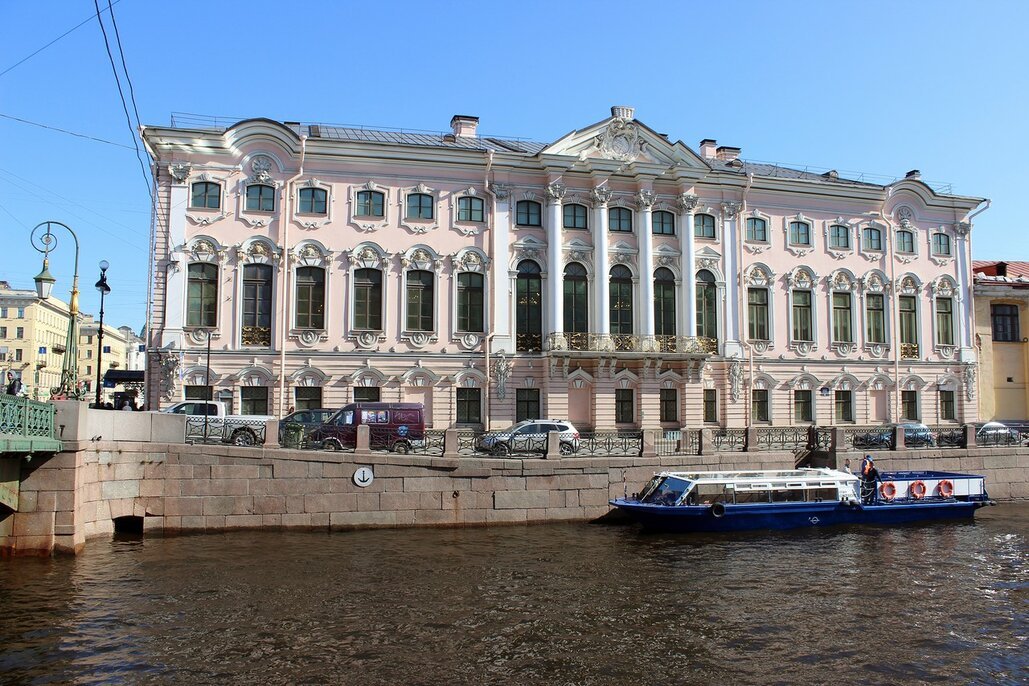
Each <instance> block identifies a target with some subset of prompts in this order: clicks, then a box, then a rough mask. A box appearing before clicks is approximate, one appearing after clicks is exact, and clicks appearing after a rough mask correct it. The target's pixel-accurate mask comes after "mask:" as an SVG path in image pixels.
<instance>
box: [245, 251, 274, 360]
mask: <svg viewBox="0 0 1029 686" xmlns="http://www.w3.org/2000/svg"><path fill="white" fill-rule="evenodd" d="M271 326H272V268H271V266H269V265H267V264H247V265H244V266H243V328H244V330H243V345H271ZM247 327H255V328H256V329H264V330H266V331H255V330H254V329H248V328H247ZM265 334H267V335H265Z"/></svg>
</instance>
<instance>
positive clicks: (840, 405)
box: [835, 391, 854, 422]
mask: <svg viewBox="0 0 1029 686" xmlns="http://www.w3.org/2000/svg"><path fill="white" fill-rule="evenodd" d="M835 400H836V402H835V405H836V407H835V411H836V421H838V422H852V421H854V394H853V393H852V392H851V391H836V398H835Z"/></svg>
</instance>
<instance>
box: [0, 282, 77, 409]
mask: <svg viewBox="0 0 1029 686" xmlns="http://www.w3.org/2000/svg"><path fill="white" fill-rule="evenodd" d="M68 311H69V310H68V303H66V302H64V301H63V300H60V299H58V298H56V297H54V296H51V297H50V298H48V299H47V300H45V301H42V300H40V299H39V298H38V297H37V296H36V291H35V289H20V288H12V287H11V285H10V284H9V283H8V282H7V281H0V370H2V371H3V378H4V383H5V384H6V383H7V381H6V380H7V372H13V373H14V375H15V376H17V377H19V378H20V379H21V381H22V384H23V392H24V393H25V394H26V395H27V396H28V397H30V398H35V399H37V400H46V399H48V398H49V397H50V389H51V388H56V387H57V386H60V385H61V369H62V368H63V366H64V346H65V344H66V342H67V340H68V316H69V315H68Z"/></svg>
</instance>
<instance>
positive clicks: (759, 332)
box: [747, 288, 768, 341]
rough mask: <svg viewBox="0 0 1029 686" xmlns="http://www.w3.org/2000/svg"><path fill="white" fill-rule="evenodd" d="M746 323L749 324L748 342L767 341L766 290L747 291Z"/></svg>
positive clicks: (753, 289) (750, 289)
mask: <svg viewBox="0 0 1029 686" xmlns="http://www.w3.org/2000/svg"><path fill="white" fill-rule="evenodd" d="M747 310H748V312H747V314H748V317H747V321H748V322H749V324H750V340H752V341H767V340H768V289H767V288H748V289H747Z"/></svg>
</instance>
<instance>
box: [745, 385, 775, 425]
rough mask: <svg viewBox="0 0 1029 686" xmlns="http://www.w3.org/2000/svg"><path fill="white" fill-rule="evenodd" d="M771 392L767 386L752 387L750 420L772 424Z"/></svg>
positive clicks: (756, 422)
mask: <svg viewBox="0 0 1029 686" xmlns="http://www.w3.org/2000/svg"><path fill="white" fill-rule="evenodd" d="M770 396H771V393H770V391H769V390H768V389H767V388H751V389H750V421H751V422H752V423H754V424H770V423H771V421H772V400H771V397H770Z"/></svg>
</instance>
